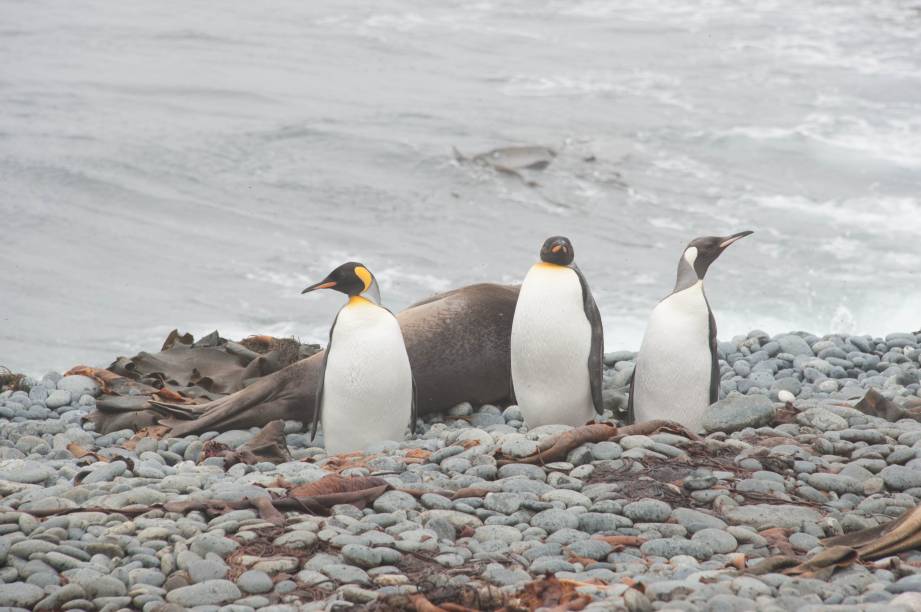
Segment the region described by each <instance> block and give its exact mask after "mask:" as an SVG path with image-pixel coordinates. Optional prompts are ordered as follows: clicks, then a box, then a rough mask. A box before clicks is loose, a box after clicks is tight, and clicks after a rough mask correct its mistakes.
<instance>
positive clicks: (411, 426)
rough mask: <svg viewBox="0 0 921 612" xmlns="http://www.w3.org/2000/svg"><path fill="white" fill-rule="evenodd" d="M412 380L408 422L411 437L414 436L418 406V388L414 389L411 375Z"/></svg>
mask: <svg viewBox="0 0 921 612" xmlns="http://www.w3.org/2000/svg"><path fill="white" fill-rule="evenodd" d="M411 376H412V379H413V399H412V402H413V403H412V408H410V412H409V413H410V417H409V418H410V419H411V420H410V422H409V433H410V434H411V435H416V418H417V417H418V414H419V413H418V408H417V407H418V405H419V400H418V397H419V388H418V387H416V377H415V375H411Z"/></svg>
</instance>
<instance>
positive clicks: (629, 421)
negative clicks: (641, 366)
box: [625, 361, 636, 425]
mask: <svg viewBox="0 0 921 612" xmlns="http://www.w3.org/2000/svg"><path fill="white" fill-rule="evenodd" d="M635 364H636V362H635V361H634V366H633V374H632V375H631V376H630V396H629V397H628V398H627V417H626V420H625V423H626V424H627V425H633V424H634V423H636V414H635V413H634V412H633V387H634V385H635V384H636V365H635Z"/></svg>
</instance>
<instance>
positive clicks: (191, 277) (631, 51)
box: [0, 0, 921, 374]
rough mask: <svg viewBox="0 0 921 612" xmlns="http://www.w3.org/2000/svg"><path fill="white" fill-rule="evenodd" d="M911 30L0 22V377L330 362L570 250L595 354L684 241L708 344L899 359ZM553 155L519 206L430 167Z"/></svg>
mask: <svg viewBox="0 0 921 612" xmlns="http://www.w3.org/2000/svg"><path fill="white" fill-rule="evenodd" d="M919 32H921V0H864V1H860V0H847V1H845V0H841V1H834V2H832V1H797V0H766V1H761V0H759V1H750V0H749V1H746V0H700V1H698V2H684V1H681V2H679V1H678V0H664V1H661V2H646V1H640V0H628V1H616V0H605V1H600V0H529V1H527V2H525V1H523V0H521V1H518V0H503V1H501V2H499V1H495V2H474V3H470V2H459V1H457V0H453V1H452V0H447V1H444V2H439V3H431V2H424V1H421V0H382V1H378V2H355V1H354V0H341V1H337V2H299V1H297V2H296V1H292V0H280V1H278V2H273V3H270V4H265V3H254V2H243V1H235V0H229V1H224V2H211V1H202V2H195V3H190V2H178V1H176V0H161V1H159V2H141V1H139V0H120V1H119V2H108V1H102V0H98V1H97V0H69V1H68V2H56V1H52V0H0V109H2V111H0V227H2V234H0V364H2V365H6V366H8V367H10V368H13V369H15V370H24V371H27V372H31V373H36V374H40V373H42V372H44V371H46V370H48V369H52V368H53V369H58V370H61V369H65V368H68V367H70V366H73V365H76V364H81V363H83V364H90V365H106V364H108V363H109V361H110V360H111V359H112V358H114V357H115V356H116V355H123V354H133V353H134V352H136V351H138V350H141V349H147V350H156V349H158V348H159V343H160V342H161V340H162V338H163V337H164V336H165V334H166V333H167V332H168V331H169V330H170V329H172V328H173V327H179V328H180V329H182V330H188V331H192V332H193V333H196V334H202V333H206V332H208V331H211V330H212V329H215V328H217V329H219V330H220V331H221V332H222V333H223V334H225V335H228V336H234V337H241V336H245V335H248V334H252V333H269V334H276V335H296V336H298V337H300V338H302V339H305V340H324V339H325V337H326V335H327V331H328V327H329V324H330V323H331V321H332V318H333V316H334V314H335V311H336V309H337V308H338V307H339V306H340V305H341V303H342V298H341V296H340V295H339V294H334V293H328V294H327V295H318V294H312V295H309V296H301V295H300V290H301V289H302V288H303V287H304V286H306V285H307V284H309V283H312V282H315V281H317V280H319V279H320V278H322V277H323V276H325V274H326V273H327V272H328V271H329V270H331V269H332V268H333V267H334V266H335V265H337V264H338V263H341V262H343V261H345V260H349V259H357V260H360V261H363V262H364V263H365V264H366V265H368V267H369V268H370V269H371V270H372V271H373V272H375V274H376V275H377V277H378V278H379V280H380V284H381V286H382V290H383V295H384V301H385V303H386V304H387V305H388V306H390V307H391V308H392V309H394V310H397V309H400V308H402V307H404V306H406V305H408V304H409V303H411V302H412V301H414V300H417V299H420V298H422V297H424V296H426V295H429V294H431V293H432V292H435V291H441V290H444V289H447V288H450V287H455V286H459V285H463V284H468V283H473V282H477V281H507V282H513V281H516V280H519V279H521V278H522V277H523V275H524V274H525V273H526V271H527V269H528V267H529V266H530V265H531V264H532V263H534V261H535V260H536V257H537V253H538V249H539V247H540V244H541V242H542V241H543V239H544V238H545V237H547V236H549V235H553V234H564V235H567V236H569V237H570V238H571V239H572V240H573V242H574V245H575V248H576V258H577V262H578V263H579V265H580V267H581V268H582V269H583V271H584V272H585V274H586V276H587V278H588V279H589V281H590V283H591V285H592V288H593V290H594V293H595V296H596V299H597V300H598V302H599V305H600V308H601V311H602V314H603V317H604V321H605V326H606V344H607V346H608V348H609V349H615V348H633V349H635V348H637V347H638V346H639V343H640V340H641V338H642V334H643V328H644V325H645V320H646V317H647V315H648V313H649V311H650V309H651V308H652V307H653V305H654V304H655V303H656V301H658V300H659V299H660V298H662V297H663V296H664V295H666V294H667V293H668V292H669V291H670V289H671V287H672V285H673V283H674V275H675V267H676V263H677V260H678V257H679V255H680V253H681V251H682V249H683V247H684V245H685V244H686V243H687V241H688V240H689V239H691V238H693V237H695V236H700V235H713V234H727V233H731V232H735V231H739V230H743V229H752V230H755V232H756V233H755V234H754V235H753V236H751V237H750V238H746V239H745V240H743V241H741V242H739V243H737V244H736V245H734V246H733V247H732V248H731V249H729V250H728V251H727V252H726V253H725V254H724V255H723V257H722V258H721V259H720V260H719V261H718V262H717V263H716V264H714V266H713V267H712V268H711V270H710V273H709V275H708V278H707V291H708V294H709V297H710V301H711V304H712V306H713V308H714V310H715V312H716V315H717V321H718V325H719V330H720V336H721V337H726V338H728V337H731V336H732V335H734V334H738V333H744V332H746V331H748V330H750V329H752V328H761V329H764V330H765V331H768V332H770V333H774V332H781V331H787V330H797V329H805V330H809V331H813V332H817V333H826V332H831V331H843V332H858V333H873V334H883V333H886V332H889V331H896V330H898V331H904V330H913V329H917V328H919V327H921V239H919V237H921V36H919ZM521 144H533V145H545V146H550V147H553V148H554V149H555V150H556V151H557V153H558V154H557V157H556V158H555V159H554V161H553V163H552V164H551V165H550V166H549V167H548V168H547V169H546V170H544V171H543V172H529V173H528V177H527V178H528V179H529V180H534V181H536V182H537V183H539V186H536V187H529V186H527V185H526V184H524V183H523V182H522V181H520V180H518V179H516V178H515V177H511V176H507V175H503V174H498V173H496V172H494V171H492V170H489V169H487V168H482V167H478V166H476V165H471V164H464V163H459V162H457V161H456V160H455V158H454V156H453V154H452V147H457V149H459V150H460V151H462V152H463V153H465V154H475V153H480V152H483V151H486V150H489V149H492V148H494V147H501V146H508V145H521Z"/></svg>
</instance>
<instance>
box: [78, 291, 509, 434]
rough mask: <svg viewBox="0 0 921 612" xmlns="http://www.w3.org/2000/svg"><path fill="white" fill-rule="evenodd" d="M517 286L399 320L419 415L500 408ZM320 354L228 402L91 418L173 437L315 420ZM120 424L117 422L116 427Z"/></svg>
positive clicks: (431, 306)
mask: <svg viewBox="0 0 921 612" xmlns="http://www.w3.org/2000/svg"><path fill="white" fill-rule="evenodd" d="M517 300H518V287H512V286H507V285H496V284H491V283H482V284H477V285H470V286H467V287H462V288H460V289H455V290H453V291H448V292H447V293H442V294H439V295H436V296H433V297H431V298H429V299H427V300H424V301H422V302H418V303H416V304H413V305H412V306H410V307H408V308H407V309H406V310H403V311H402V312H400V313H399V314H398V315H397V320H398V321H399V322H400V327H401V328H402V330H403V337H404V339H405V342H406V349H407V352H408V353H409V360H410V363H411V365H412V369H413V375H414V376H415V379H416V385H417V392H418V399H417V401H418V411H419V414H421V415H425V414H432V413H438V412H441V411H444V410H446V409H447V408H450V407H451V406H454V405H456V404H458V403H460V402H463V401H470V402H473V403H495V402H501V401H502V400H505V399H506V398H508V396H509V390H510V388H511V384H510V380H511V373H510V368H511V362H510V358H509V346H510V337H511V329H512V319H513V317H514V314H515V304H516V302H517ZM322 361H323V352H320V353H317V354H316V355H313V356H311V357H308V358H307V359H303V360H301V361H298V362H297V363H294V364H292V365H290V366H288V367H286V368H284V369H282V370H279V371H278V372H275V373H274V374H270V375H268V376H266V377H264V378H260V379H259V380H257V381H256V382H254V383H253V384H252V385H250V386H249V387H246V388H245V389H243V390H242V391H238V392H236V393H234V394H232V395H229V396H227V397H224V398H221V399H218V400H215V401H213V402H209V403H207V404H200V405H196V406H180V405H174V404H167V403H161V402H151V404H152V406H153V407H152V408H151V409H149V410H146V411H143V412H142V413H134V415H132V416H129V415H128V414H124V415H118V416H117V417H116V416H115V415H110V416H111V417H112V418H110V419H106V415H100V413H98V412H96V413H94V414H93V415H91V417H90V418H91V419H92V420H94V421H95V422H96V423H97V426H98V429H99V430H100V431H112V430H114V429H120V428H125V427H129V428H133V429H138V428H140V427H143V426H145V425H149V424H153V423H154V422H159V424H161V425H166V426H168V427H170V429H171V431H170V433H169V435H170V436H177V437H178V436H183V435H187V434H194V433H201V432H205V431H226V430H228V429H246V428H249V427H253V426H263V425H265V424H266V423H268V422H270V421H273V420H275V419H293V420H298V421H301V422H303V423H309V422H310V421H311V419H312V418H313V410H314V401H315V395H316V390H317V382H318V376H319V372H320V364H321V363H322ZM116 421H117V423H116Z"/></svg>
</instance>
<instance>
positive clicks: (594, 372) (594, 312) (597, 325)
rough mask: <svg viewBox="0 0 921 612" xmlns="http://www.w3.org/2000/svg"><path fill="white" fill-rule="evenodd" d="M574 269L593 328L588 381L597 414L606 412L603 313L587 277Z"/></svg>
mask: <svg viewBox="0 0 921 612" xmlns="http://www.w3.org/2000/svg"><path fill="white" fill-rule="evenodd" d="M572 269H573V271H574V272H575V273H576V275H577V276H578V277H579V283H580V284H581V285H582V302H583V307H584V310H585V318H586V319H588V322H589V324H590V325H591V326H592V344H591V347H590V348H589V352H588V380H589V384H590V385H591V390H592V404H594V406H595V413H596V414H602V413H603V412H604V399H603V397H602V393H601V387H602V381H603V378H604V377H603V372H604V327H603V326H602V325H601V312H599V311H598V305H597V304H596V303H595V298H593V297H592V292H591V290H590V289H589V288H588V283H587V282H586V281H585V276H583V275H582V271H581V270H580V269H579V267H578V266H577V265H575V264H572Z"/></svg>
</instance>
